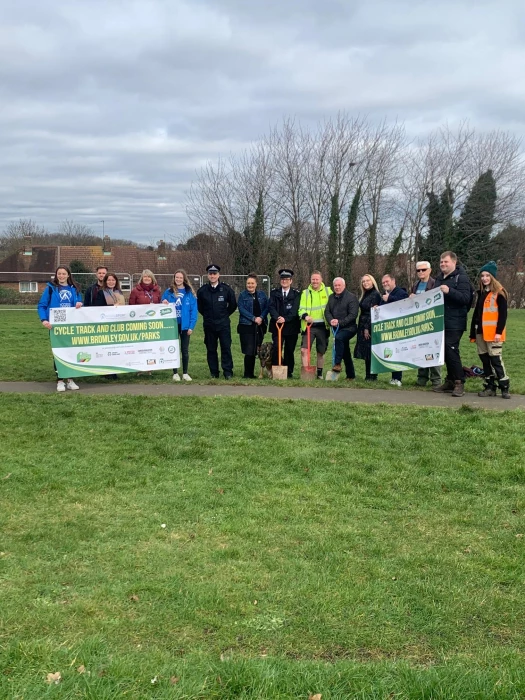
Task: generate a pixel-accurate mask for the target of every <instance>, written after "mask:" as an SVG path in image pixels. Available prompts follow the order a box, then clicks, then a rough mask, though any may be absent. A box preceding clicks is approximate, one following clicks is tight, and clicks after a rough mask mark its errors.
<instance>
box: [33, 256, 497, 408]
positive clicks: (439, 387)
mask: <svg viewBox="0 0 525 700" xmlns="http://www.w3.org/2000/svg"><path fill="white" fill-rule="evenodd" d="M206 272H207V275H208V282H207V283H206V284H203V285H202V286H201V287H200V288H199V290H198V291H197V293H195V290H194V289H193V287H192V285H191V282H190V281H189V279H188V276H187V274H186V272H185V271H184V270H177V271H176V272H175V274H174V276H173V282H172V284H171V285H170V287H169V288H168V289H167V290H166V291H165V292H164V294H161V289H160V287H159V285H158V284H157V282H156V279H155V275H154V274H153V273H152V272H151V270H144V271H143V273H142V275H141V278H140V281H139V283H138V284H137V285H136V286H135V287H134V288H133V290H132V291H131V295H130V298H129V303H130V304H158V303H166V304H170V303H171V304H174V306H175V310H176V314H177V321H178V327H179V338H180V347H181V358H182V379H183V380H185V381H191V377H190V375H189V374H188V364H189V343H190V336H191V334H192V332H193V330H194V329H195V326H196V323H197V315H198V313H200V314H201V316H202V318H203V330H204V344H205V346H206V353H207V362H208V367H209V370H210V374H211V376H212V378H219V372H220V369H219V353H218V347H219V346H220V368H221V369H222V373H223V376H224V378H225V379H231V378H232V377H233V358H232V352H231V345H232V338H231V322H230V317H231V315H232V314H233V313H234V312H235V311H236V310H237V309H238V311H239V323H238V326H237V332H238V334H239V338H240V345H241V352H242V354H243V355H244V375H243V378H244V379H254V378H255V362H256V358H257V354H258V350H259V348H260V347H261V345H262V343H263V339H264V336H265V334H266V332H267V331H268V330H269V331H270V333H271V335H272V344H273V346H272V364H274V365H276V364H277V363H278V358H279V356H280V355H282V364H283V365H285V366H286V367H287V368H288V369H287V374H288V378H292V377H293V373H294V368H295V350H296V347H297V342H298V339H299V335H300V334H301V335H302V340H301V363H302V365H303V366H307V365H308V364H309V362H310V355H311V351H312V349H313V344H314V342H315V351H316V371H317V377H318V378H322V376H323V368H324V357H325V354H326V351H327V349H328V345H329V340H330V335H332V336H333V340H334V345H333V348H334V350H333V362H332V367H331V369H332V372H336V373H340V372H342V366H343V363H344V367H345V375H346V380H348V381H353V380H354V379H355V376H356V375H355V368H354V363H353V360H352V353H351V350H350V341H351V340H352V338H354V337H355V336H357V340H356V344H355V348H354V358H355V359H360V360H364V363H365V381H370V382H373V381H376V380H377V375H376V374H374V373H372V371H371V358H372V321H371V315H372V309H373V308H374V307H375V306H381V305H384V304H390V303H393V302H396V301H400V300H402V299H405V298H408V297H409V296H414V295H417V294H421V293H423V292H428V291H430V290H432V289H440V290H441V291H442V292H443V298H444V308H445V318H444V325H445V334H444V335H445V342H444V349H445V353H444V354H445V358H444V359H445V366H446V371H447V374H446V377H445V379H444V380H443V381H442V379H441V368H440V367H430V368H420V369H419V370H418V374H417V381H416V383H417V384H418V385H419V386H426V385H427V383H428V382H429V381H430V382H431V384H432V390H433V391H436V392H439V393H450V394H451V395H452V396H455V397H460V396H463V394H464V382H465V374H464V370H463V365H462V362H461V356H460V352H459V344H460V340H461V337H462V335H463V333H464V332H465V330H466V328H467V315H468V312H469V309H470V308H471V307H472V303H473V298H474V290H473V287H472V285H471V283H470V280H469V278H468V276H467V274H466V272H465V270H464V269H463V267H461V266H460V265H459V264H458V260H457V256H456V255H455V253H453V252H452V251H446V252H444V253H443V254H442V255H441V259H440V272H439V274H438V275H437V276H436V277H435V278H434V277H432V275H431V273H432V270H431V266H430V263H429V262H427V261H420V262H418V263H417V264H416V274H417V281H416V282H415V283H414V285H413V287H412V288H411V291H410V293H409V292H407V291H406V290H405V289H403V288H402V287H399V286H397V284H396V280H395V277H394V275H393V274H391V273H385V274H384V275H383V277H382V280H381V285H382V290H381V291H380V290H379V287H378V284H377V282H376V280H375V279H374V277H373V276H372V275H370V274H365V275H363V276H362V278H361V281H360V291H359V298H358V297H357V296H356V295H355V294H353V293H352V292H350V291H349V290H348V289H347V288H346V282H345V280H344V279H343V278H342V277H336V278H335V279H334V280H333V290H332V289H331V288H330V287H328V286H326V285H325V284H324V282H323V278H322V275H321V273H320V272H319V271H318V270H315V271H314V272H313V273H312V274H311V277H310V284H309V285H308V287H307V288H306V289H304V290H303V291H302V292H300V291H299V290H298V289H295V288H294V287H293V286H292V282H293V276H294V272H293V270H291V269H290V268H282V269H281V270H279V285H278V286H277V287H275V288H274V289H272V290H271V292H270V296H269V298H268V296H267V295H266V294H265V292H264V291H262V290H260V289H258V287H257V283H258V279H257V275H255V274H250V275H248V277H247V279H246V289H244V290H243V291H242V292H241V293H240V294H239V297H238V299H237V298H236V296H235V293H234V291H233V289H232V288H231V287H230V286H229V285H228V284H226V283H225V282H223V281H222V280H221V279H220V267H219V266H218V265H215V264H211V265H208V267H207V268H206ZM96 276H97V280H96V282H95V283H94V284H93V285H92V286H91V287H89V288H88V289H87V290H86V292H85V295H84V302H83V303H84V305H85V306H112V305H119V304H124V303H125V299H124V296H123V294H122V291H121V289H120V284H119V280H118V278H117V276H116V275H115V274H113V273H111V272H108V270H107V268H105V267H102V266H100V267H98V268H97V271H96ZM507 296H508V295H507V292H506V290H505V289H504V288H503V287H502V285H501V284H500V283H499V282H498V280H497V266H496V263H495V262H493V261H491V262H489V263H487V264H486V265H484V266H483V267H482V269H481V270H480V286H479V290H478V294H477V301H476V305H475V308H474V313H473V316H472V323H471V329H470V339H471V341H472V342H476V343H477V349H478V353H479V356H480V359H481V362H482V364H483V371H484V377H485V387H484V389H483V391H480V392H479V395H480V396H495V395H496V390H497V388H499V389H500V391H501V394H502V396H503V398H510V394H509V383H510V382H509V378H508V376H507V374H506V370H505V366H504V364H503V360H502V344H503V342H504V340H505V337H506V331H505V328H506V322H507ZM60 306H76V307H77V308H78V307H79V306H82V299H81V297H80V294H79V292H78V287H77V285H76V284H75V282H74V281H73V279H72V277H71V272H70V271H69V269H68V268H66V267H59V268H58V269H57V270H56V273H55V277H54V279H53V281H52V282H50V283H48V285H47V287H46V290H45V291H44V293H43V294H42V297H41V299H40V302H39V304H38V312H39V315H40V319H41V321H42V323H43V325H44V326H45V327H46V328H48V329H50V328H51V324H50V323H49V309H51V308H54V307H60ZM268 317H269V323H268ZM55 369H56V368H55ZM402 378H403V375H402V372H392V378H391V380H390V383H391V384H392V385H394V386H401V384H402ZM173 379H174V381H181V376H180V374H179V372H178V371H177V370H173ZM66 388H69V389H78V386H77V385H76V384H75V383H74V382H73V380H72V379H67V380H62V379H59V380H58V383H57V390H58V391H65V390H66Z"/></svg>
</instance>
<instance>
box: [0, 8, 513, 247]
mask: <svg viewBox="0 0 525 700" xmlns="http://www.w3.org/2000/svg"><path fill="white" fill-rule="evenodd" d="M524 8H525V3H523V2H522V1H520V0H500V2H499V3H496V2H494V1H493V0H491V1H490V2H488V1H487V0H432V1H430V0H429V1H426V0H423V1H421V0H420V1H419V2H418V1H417V0H384V1H383V0H266V1H265V2H250V0H215V1H213V2H212V1H211V0H210V1H209V2H207V1H206V0H187V2H183V1H182V0H136V1H134V0H119V1H117V0H46V1H45V2H44V1H42V0H17V1H16V2H15V1H14V0H3V2H2V3H1V7H0V163H1V168H0V230H1V229H3V228H4V227H5V225H6V224H7V223H8V222H9V221H11V220H13V219H14V220H16V219H18V218H32V219H33V220H34V221H36V222H37V223H40V224H42V225H45V226H46V227H47V228H49V229H50V230H54V229H56V228H57V226H58V224H59V222H60V221H62V220H64V219H73V220H75V221H77V222H79V223H85V224H90V225H92V226H93V228H94V229H95V230H96V231H98V232H99V233H102V223H101V220H102V219H103V220H104V221H105V231H106V233H107V234H109V235H110V236H112V237H114V238H117V237H120V238H130V239H132V240H135V241H137V242H145V243H150V242H154V241H157V240H159V239H160V238H166V239H167V240H169V239H173V238H175V239H176V238H180V237H181V236H183V235H184V234H185V231H186V216H185V199H186V192H187V190H188V188H189V185H190V183H191V181H192V180H193V179H194V175H195V172H196V170H197V169H198V168H199V167H200V166H201V165H202V164H203V163H205V162H206V161H207V160H213V161H215V160H216V159H217V157H218V156H219V155H220V154H225V155H227V154H228V153H230V152H231V151H237V150H240V149H242V148H244V147H245V146H247V145H248V144H249V143H250V142H251V141H253V140H256V139H257V138H258V137H259V136H260V135H261V134H263V133H265V132H266V131H268V129H269V127H270V125H273V124H275V123H276V122H278V121H279V120H281V119H282V118H283V117H286V116H295V117H296V118H298V119H300V120H301V121H303V122H304V123H305V124H308V123H315V121H317V120H319V119H321V118H323V117H326V116H331V115H335V114H336V113H337V112H338V111H339V110H346V111H348V112H349V113H350V114H352V115H353V114H357V113H362V114H368V115H370V116H371V117H372V118H373V119H380V118H383V117H385V116H386V117H387V118H390V119H392V120H394V119H395V118H396V117H397V118H398V119H400V120H402V121H405V123H406V127H407V131H408V133H409V134H410V135H417V134H423V133H426V132H428V131H429V130H431V129H432V128H434V127H435V126H436V125H438V124H440V123H444V122H445V121H447V120H448V121H449V122H450V123H455V122H457V121H459V120H461V119H464V118H468V119H469V120H470V121H471V123H472V124H473V125H475V126H476V127H479V128H480V129H482V130H483V129H490V128H494V127H496V128H501V129H505V130H509V131H512V132H514V133H516V134H518V135H520V136H522V135H525V87H524V85H525V81H524V77H523V76H524V73H525V9H524Z"/></svg>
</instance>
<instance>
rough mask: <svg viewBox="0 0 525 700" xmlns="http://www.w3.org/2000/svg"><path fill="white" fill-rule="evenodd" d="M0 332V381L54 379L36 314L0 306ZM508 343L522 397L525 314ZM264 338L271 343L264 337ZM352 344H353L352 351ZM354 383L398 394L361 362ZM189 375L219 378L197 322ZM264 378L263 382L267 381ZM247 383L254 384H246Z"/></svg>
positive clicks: (157, 375)
mask: <svg viewBox="0 0 525 700" xmlns="http://www.w3.org/2000/svg"><path fill="white" fill-rule="evenodd" d="M0 328H1V330H2V335H1V337H2V345H3V352H2V353H1V354H0V380H5V381H14V380H18V381H24V380H25V381H50V380H52V379H54V372H53V363H52V360H51V350H50V346H49V337H48V332H47V331H46V330H45V329H44V328H43V327H42V326H41V324H40V323H39V321H38V317H37V315H36V311H20V310H16V311H8V310H4V309H3V308H2V307H0ZM236 328H237V315H236V314H235V315H234V316H233V317H232V338H233V342H232V349H233V358H234V366H235V369H234V374H235V378H234V381H235V383H238V384H242V383H246V381H245V380H243V379H242V378H241V377H242V374H243V356H242V355H241V352H240V346H239V338H238V335H237V334H236V332H235V329H236ZM508 337H509V339H508V341H507V342H506V343H505V350H504V361H505V365H506V367H507V372H508V374H509V376H510V378H511V393H517V394H525V361H524V358H523V352H522V348H523V347H524V346H525V311H522V310H517V311H516V310H513V311H511V312H510V315H509V323H508ZM267 339H271V336H270V335H269V334H268V335H267ZM354 342H355V341H352V347H353V344H354ZM461 348H462V353H461V354H462V359H463V364H464V365H466V366H469V367H470V366H471V365H473V364H477V365H479V364H480V362H479V357H478V355H477V353H476V346H475V344H470V343H469V341H468V337H467V336H466V335H465V336H464V337H463V340H462V344H461ZM331 356H332V354H331V346H330V348H329V350H328V352H327V355H326V364H327V366H328V365H329V363H330V361H331ZM354 364H355V367H356V374H357V381H356V382H355V383H353V384H352V386H356V387H358V388H363V387H366V388H371V387H377V388H382V389H384V388H391V389H392V390H393V391H399V388H397V387H390V385H389V383H388V382H389V381H390V374H388V373H387V374H381V375H379V381H378V382H377V384H374V385H370V384H369V383H367V382H364V381H363V379H364V362H362V361H360V360H355V362H354ZM189 372H190V374H191V376H192V378H193V380H194V381H196V382H199V383H217V381H218V382H222V381H223V380H211V379H210V374H209V371H208V366H207V364H206V350H205V347H204V343H203V333H202V325H201V321H200V319H199V323H198V325H197V328H196V331H195V333H194V335H193V337H192V339H191V343H190V367H189ZM295 376H296V377H297V379H295V380H290V381H289V384H290V385H291V386H298V385H302V384H303V382H301V381H300V380H299V379H298V377H299V376H300V351H299V349H297V351H296V368H295ZM415 378H416V373H415V371H413V372H405V374H404V385H403V389H415V390H421V389H419V388H417V389H416V388H415V387H414V382H415ZM81 381H82V382H84V381H86V382H89V383H93V382H94V383H97V382H101V381H102V382H105V381H107V380H106V379H104V378H97V377H95V378H89V379H85V380H84V379H83V380H81ZM121 381H126V382H170V381H171V372H165V371H163V372H162V371H157V372H154V373H153V375H152V377H147V378H145V377H138V376H137V375H135V374H130V375H127V376H126V377H125V378H122V380H121ZM267 381H268V380H266V382H267ZM248 383H250V384H251V385H253V384H254V381H253V380H252V381H249V380H248ZM330 386H332V387H341V388H344V387H346V388H348V385H347V384H346V383H345V382H343V381H340V382H331V384H330ZM481 388H482V381H481V380H479V379H473V380H468V381H467V383H466V390H467V391H473V392H477V391H479V390H480V389H481Z"/></svg>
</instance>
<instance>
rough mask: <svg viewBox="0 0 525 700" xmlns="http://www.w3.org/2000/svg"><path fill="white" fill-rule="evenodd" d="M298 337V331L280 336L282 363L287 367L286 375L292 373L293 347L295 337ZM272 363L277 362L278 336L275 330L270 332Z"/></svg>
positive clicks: (295, 344) (293, 361)
mask: <svg viewBox="0 0 525 700" xmlns="http://www.w3.org/2000/svg"><path fill="white" fill-rule="evenodd" d="M298 338H299V333H295V334H294V335H283V336H281V340H282V344H283V348H281V351H282V363H283V365H286V367H288V377H291V376H292V375H293V370H294V367H295V348H296V347H297V339H298ZM272 343H273V350H272V365H276V364H277V363H278V362H279V359H278V358H279V353H278V348H279V336H278V335H277V331H274V332H273V333H272Z"/></svg>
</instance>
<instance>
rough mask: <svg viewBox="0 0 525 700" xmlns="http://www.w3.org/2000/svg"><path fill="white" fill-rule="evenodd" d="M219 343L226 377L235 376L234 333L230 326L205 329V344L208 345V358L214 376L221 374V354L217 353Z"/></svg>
mask: <svg viewBox="0 0 525 700" xmlns="http://www.w3.org/2000/svg"><path fill="white" fill-rule="evenodd" d="M217 343H220V346H221V367H222V371H223V374H224V376H225V377H232V376H233V358H232V334H231V329H230V326H229V325H228V327H227V328H221V329H220V330H214V329H213V328H205V329H204V345H205V346H206V350H207V353H206V359H207V360H208V367H209V368H210V374H211V376H212V377H218V376H219V355H218V353H217Z"/></svg>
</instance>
